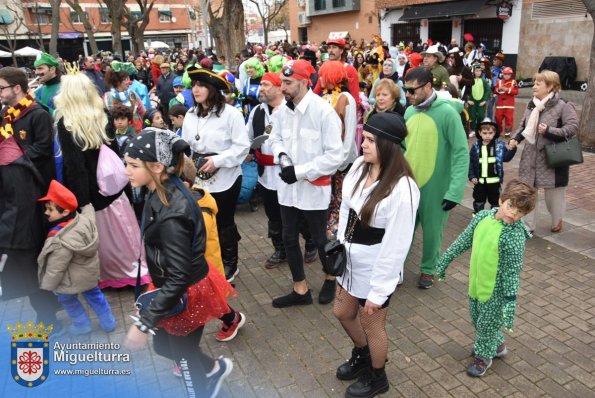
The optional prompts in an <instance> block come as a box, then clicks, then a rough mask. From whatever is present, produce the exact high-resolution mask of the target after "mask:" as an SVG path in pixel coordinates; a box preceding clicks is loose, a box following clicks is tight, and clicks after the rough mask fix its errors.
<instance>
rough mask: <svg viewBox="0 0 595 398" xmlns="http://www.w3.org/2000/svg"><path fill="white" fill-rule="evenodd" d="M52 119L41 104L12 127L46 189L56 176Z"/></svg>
mask: <svg viewBox="0 0 595 398" xmlns="http://www.w3.org/2000/svg"><path fill="white" fill-rule="evenodd" d="M52 124H53V122H52V117H51V116H50V114H49V113H47V111H46V110H45V109H43V107H42V106H41V105H39V104H34V105H32V106H31V107H30V108H29V109H28V110H27V112H26V113H24V114H22V115H21V116H20V117H19V118H18V119H17V120H16V121H15V122H14V123H13V125H12V129H13V131H14V138H15V139H16V141H17V142H18V144H19V145H20V146H21V147H22V148H23V149H24V150H25V154H26V155H27V157H28V158H29V159H30V160H31V161H32V162H33V164H34V165H35V167H36V168H37V171H39V173H40V174H41V177H42V179H43V182H44V189H45V188H47V187H49V185H50V181H51V180H52V179H53V178H54V177H55V175H56V166H55V165H54V130H53V128H52Z"/></svg>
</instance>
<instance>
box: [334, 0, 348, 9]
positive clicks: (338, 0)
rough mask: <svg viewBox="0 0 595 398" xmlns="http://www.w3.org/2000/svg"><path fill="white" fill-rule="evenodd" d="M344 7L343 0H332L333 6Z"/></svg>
mask: <svg viewBox="0 0 595 398" xmlns="http://www.w3.org/2000/svg"><path fill="white" fill-rule="evenodd" d="M339 7H345V0H333V8H339Z"/></svg>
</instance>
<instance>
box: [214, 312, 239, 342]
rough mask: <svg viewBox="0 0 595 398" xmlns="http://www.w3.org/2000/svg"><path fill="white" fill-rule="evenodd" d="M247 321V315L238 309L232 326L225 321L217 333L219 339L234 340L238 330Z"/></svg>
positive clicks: (216, 337)
mask: <svg viewBox="0 0 595 398" xmlns="http://www.w3.org/2000/svg"><path fill="white" fill-rule="evenodd" d="M245 323H246V315H244V314H242V313H241V312H239V311H236V317H235V320H234V322H233V323H232V324H231V326H227V325H226V324H225V322H222V325H221V329H220V330H219V331H218V332H217V334H216V335H215V339H217V341H230V340H233V339H234V338H235V337H236V335H237V334H238V331H239V330H240V328H241V327H242V326H244V324H245Z"/></svg>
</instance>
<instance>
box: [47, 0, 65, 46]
mask: <svg viewBox="0 0 595 398" xmlns="http://www.w3.org/2000/svg"><path fill="white" fill-rule="evenodd" d="M60 3H62V0H50V4H51V6H52V35H51V37H50V54H52V55H53V56H54V57H58V31H59V30H60Z"/></svg>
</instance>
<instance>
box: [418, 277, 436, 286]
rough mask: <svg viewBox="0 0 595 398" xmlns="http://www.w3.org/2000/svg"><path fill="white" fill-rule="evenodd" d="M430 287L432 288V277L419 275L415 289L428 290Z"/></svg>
mask: <svg viewBox="0 0 595 398" xmlns="http://www.w3.org/2000/svg"><path fill="white" fill-rule="evenodd" d="M432 286H434V275H428V274H421V275H420V276H419V281H418V282H417V287H419V288H420V289H429V288H431V287H432Z"/></svg>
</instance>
